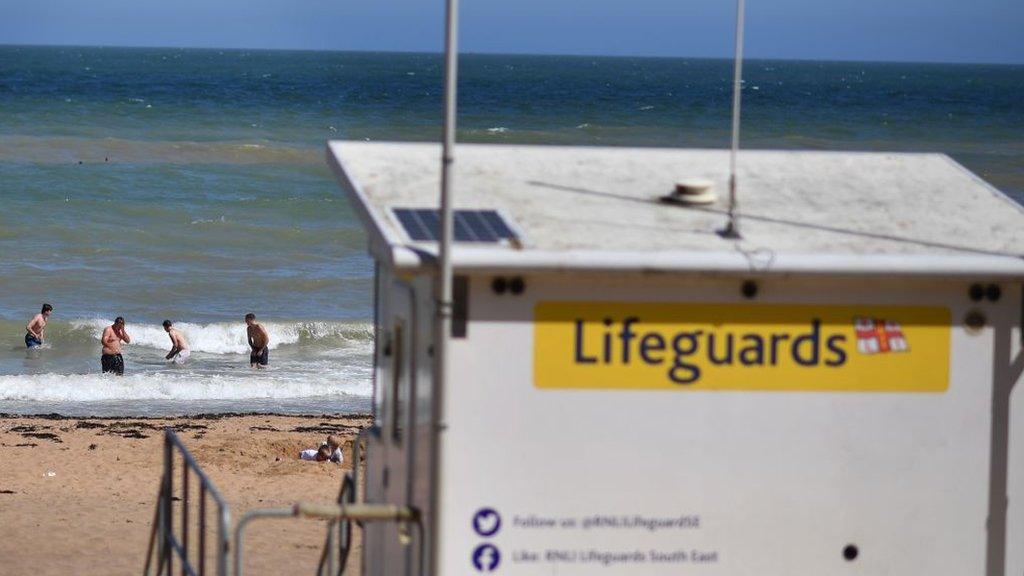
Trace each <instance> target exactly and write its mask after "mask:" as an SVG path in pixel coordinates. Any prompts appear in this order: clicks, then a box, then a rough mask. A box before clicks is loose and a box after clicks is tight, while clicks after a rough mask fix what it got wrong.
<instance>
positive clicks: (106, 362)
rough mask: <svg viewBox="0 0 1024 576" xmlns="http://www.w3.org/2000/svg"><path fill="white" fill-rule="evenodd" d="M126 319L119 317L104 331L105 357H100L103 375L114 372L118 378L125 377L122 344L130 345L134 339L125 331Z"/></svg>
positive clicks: (101, 338)
mask: <svg viewBox="0 0 1024 576" xmlns="http://www.w3.org/2000/svg"><path fill="white" fill-rule="evenodd" d="M124 324H125V322H124V318H122V317H120V316H118V317H117V318H116V319H114V323H113V324H112V325H110V326H107V327H106V328H104V329H103V335H102V336H100V342H102V343H103V355H102V356H100V366H101V367H102V368H103V373H104V374H106V373H107V372H113V373H114V374H117V375H118V376H124V358H122V357H121V342H124V343H126V344H128V343H130V342H131V341H132V339H131V338H130V337H129V336H128V332H126V331H125V329H124Z"/></svg>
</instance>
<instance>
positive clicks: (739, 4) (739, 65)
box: [721, 0, 745, 238]
mask: <svg viewBox="0 0 1024 576" xmlns="http://www.w3.org/2000/svg"><path fill="white" fill-rule="evenodd" d="M744 11H745V9H744V4H743V0H736V55H735V58H734V64H733V69H734V70H733V80H732V146H731V148H730V150H729V222H728V224H726V226H725V229H724V230H722V232H721V234H722V236H724V237H726V238H740V237H741V236H740V224H739V217H738V216H737V215H736V209H737V204H738V202H737V200H736V186H737V182H736V155H737V153H738V152H739V149H740V101H741V94H742V92H743V16H744Z"/></svg>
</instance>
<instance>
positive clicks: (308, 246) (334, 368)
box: [0, 46, 1024, 415]
mask: <svg viewBox="0 0 1024 576" xmlns="http://www.w3.org/2000/svg"><path fill="white" fill-rule="evenodd" d="M460 68H461V70H460V72H461V76H460V92H459V126H460V128H459V133H458V137H459V140H460V141H463V142H484V143H488V142H490V143H527V144H558V145H585V146H589V145H598V146H668V147H726V146H727V145H728V142H729V129H730V104H731V80H732V63H731V62H730V61H727V60H713V59H694V58H622V57H616V58H605V57H591V56H505V55H476V54H466V55H463V56H462V57H461V59H460ZM441 88H442V58H441V56H440V55H438V54H409V53H351V52H301V51H256V50H208V49H203V50H196V49H141V48H138V49H130V48H99V47H90V48H80V47H25V46H0V413H33V414H34V413H51V412H57V413H61V414H67V415H170V414H195V413H210V412H278V413H338V412H341V413H350V412H365V411H368V410H369V409H370V397H371V393H372V355H371V351H372V346H373V329H372V317H373V311H372V297H373V295H372V287H373V274H374V267H373V263H372V261H371V260H370V258H369V257H368V256H367V252H366V236H365V234H364V231H363V229H362V227H361V225H360V223H359V221H358V219H357V218H356V216H355V214H354V213H353V211H352V208H351V207H350V206H349V205H348V203H347V201H346V199H345V198H344V197H343V195H342V194H341V192H340V190H339V188H338V186H337V185H336V184H335V182H334V180H333V178H332V176H331V174H330V172H329V171H328V169H327V168H326V165H325V161H324V142H325V141H326V140H329V139H342V138H344V139H355V140H408V141H432V140H433V141H436V140H438V139H439V137H440V124H441V97H442V94H441ZM743 106H744V108H743V128H742V146H743V147H745V148H783V149H812V150H887V151H929V152H943V153H947V154H949V155H951V156H952V157H953V158H955V159H956V160H957V161H959V162H961V163H962V164H964V165H965V166H967V167H968V168H970V169H971V170H973V171H974V172H976V173H977V174H979V175H980V176H982V177H983V178H985V179H986V180H987V181H989V182H990V183H992V184H993V185H995V186H996V187H998V188H1000V189H1001V190H1003V191H1004V192H1005V193H1007V194H1008V195H1010V196H1011V197H1013V198H1015V199H1016V200H1018V201H1020V202H1024V66H1006V65H967V64H956V65H947V64H912V63H905V64H903V63H869V62H816V61H770V60H751V61H748V62H747V63H746V66H745V79H744V88H743ZM741 158H742V157H741ZM822 193H823V194H827V191H823V192H822ZM43 302H48V303H50V304H52V305H53V306H54V308H55V311H54V314H53V317H52V319H51V323H50V326H49V327H48V328H47V332H46V334H47V343H46V345H45V346H44V347H43V348H42V349H40V350H36V351H33V352H31V353H30V352H28V351H26V349H25V346H24V343H23V338H24V335H25V323H26V322H27V321H28V320H29V319H30V318H31V317H32V315H33V314H35V313H36V312H38V311H39V308H40V306H41V304H42V303H43ZM248 312H253V313H255V314H256V315H257V317H258V319H259V320H260V321H261V322H263V323H264V324H265V326H266V327H267V328H268V331H269V332H270V336H271V346H270V348H271V350H270V367H269V369H267V370H264V371H254V370H252V369H250V367H249V364H248V348H247V345H246V339H245V326H244V323H243V316H244V315H245V314H246V313H248ZM115 316H123V317H125V318H126V320H127V322H128V325H127V329H128V333H129V334H130V335H131V337H132V342H131V344H129V345H126V346H125V351H124V356H125V361H126V375H125V376H124V377H123V378H117V377H111V376H103V375H101V374H100V373H99V372H100V370H99V355H100V346H99V335H100V332H101V331H102V329H103V328H104V327H105V326H107V325H109V324H110V323H111V321H112V320H113V318H114V317H115ZM164 319H170V320H172V321H173V322H174V323H175V325H176V326H177V327H179V328H180V329H181V330H182V331H183V332H184V333H185V335H186V336H187V338H188V339H189V341H190V342H191V346H192V351H193V353H192V358H191V359H190V362H189V363H187V364H185V365H183V366H178V365H172V364H168V363H167V362H165V361H164V359H163V356H164V355H165V354H166V352H167V351H168V350H169V348H170V341H169V338H168V337H167V335H166V334H165V333H164V331H163V329H162V328H161V326H160V323H161V322H162V321H163V320H164Z"/></svg>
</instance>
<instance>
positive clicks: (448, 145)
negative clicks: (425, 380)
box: [420, 0, 459, 574]
mask: <svg viewBox="0 0 1024 576" xmlns="http://www.w3.org/2000/svg"><path fill="white" fill-rule="evenodd" d="M458 32H459V1H458V0H445V38H444V128H443V130H442V141H441V206H440V220H441V230H440V232H441V237H440V242H439V243H438V254H437V256H438V270H437V278H436V279H435V280H436V284H435V290H436V298H437V301H436V308H437V311H436V314H437V317H436V322H435V326H434V327H435V330H436V332H435V334H434V382H433V389H434V391H433V392H434V393H433V401H432V406H431V420H432V424H433V430H432V431H431V432H432V433H431V436H432V438H431V445H432V450H433V454H431V458H430V462H431V464H430V467H431V470H430V484H431V486H430V502H431V510H432V511H433V512H432V513H431V514H430V516H431V518H430V528H429V533H428V534H427V535H426V538H427V539H428V543H427V545H428V549H429V541H430V540H432V539H433V538H434V537H435V536H434V535H435V534H438V529H439V525H438V521H437V518H438V517H439V516H440V515H439V514H437V510H438V505H439V502H440V468H441V466H440V462H441V433H442V432H443V430H444V428H445V422H444V419H445V414H444V403H445V392H446V390H447V383H448V381H447V378H448V339H449V337H450V336H451V326H452V259H451V248H452V236H453V234H454V224H453V215H452V179H453V174H452V167H453V166H454V164H455V129H456V112H457V110H458V105H457V103H458V87H459V52H458V50H459V48H458ZM427 564H428V565H429V566H421V567H420V569H421V570H424V569H425V570H427V571H428V573H430V574H436V573H437V570H438V565H437V556H436V555H435V554H430V556H429V558H428V560H427Z"/></svg>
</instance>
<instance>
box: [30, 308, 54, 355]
mask: <svg viewBox="0 0 1024 576" xmlns="http://www.w3.org/2000/svg"><path fill="white" fill-rule="evenodd" d="M52 313H53V306H50V305H49V304H43V310H42V311H41V312H40V313H39V314H36V315H35V316H34V317H33V318H32V319H31V320H29V322H28V324H27V325H26V326H25V331H26V332H25V347H27V348H35V347H36V346H42V345H43V332H45V331H46V321H47V320H49V319H50V314H52Z"/></svg>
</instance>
